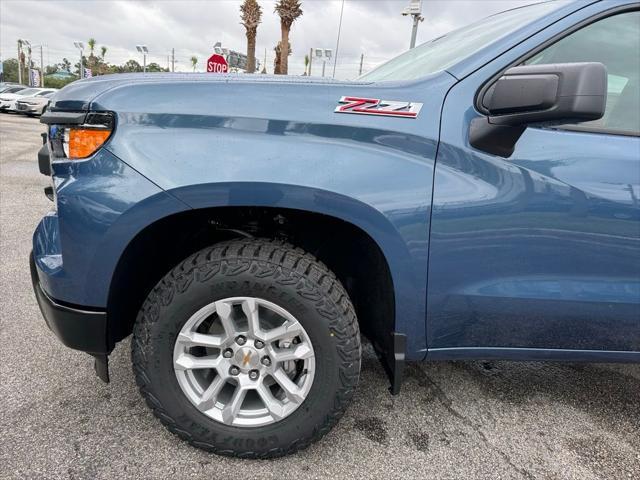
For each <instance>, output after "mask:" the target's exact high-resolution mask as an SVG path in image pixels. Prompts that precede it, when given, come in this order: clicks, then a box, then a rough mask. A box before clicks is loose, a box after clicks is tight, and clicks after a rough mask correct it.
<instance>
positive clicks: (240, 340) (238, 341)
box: [236, 335, 247, 345]
mask: <svg viewBox="0 0 640 480" xmlns="http://www.w3.org/2000/svg"><path fill="white" fill-rule="evenodd" d="M236 343H237V344H238V345H244V344H245V343H247V339H246V338H244V337H243V336H242V335H240V336H239V337H238V338H236Z"/></svg>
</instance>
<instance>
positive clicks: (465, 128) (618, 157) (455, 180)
mask: <svg viewBox="0 0 640 480" xmlns="http://www.w3.org/2000/svg"><path fill="white" fill-rule="evenodd" d="M633 8H635V10H633ZM532 38H533V37H532ZM639 39H640V12H639V11H638V7H637V4H636V6H635V7H628V9H627V10H624V9H622V8H616V9H615V10H611V11H610V12H607V13H604V14H600V15H598V16H596V17H591V18H589V19H588V20H585V21H583V22H581V23H580V24H577V25H574V26H573V27H570V28H568V30H566V31H565V32H563V33H562V34H561V35H559V36H557V37H553V38H552V39H549V42H548V43H543V44H540V43H538V44H535V45H534V44H532V45H531V48H530V49H528V50H526V51H528V52H529V53H526V54H524V56H523V57H522V56H521V57H519V58H517V59H515V58H514V59H513V61H515V63H511V64H504V58H503V59H502V62H503V63H502V64H501V63H500V57H498V58H497V59H496V60H494V61H493V62H490V63H489V64H487V65H485V66H484V67H482V68H481V69H480V70H478V71H476V72H475V73H472V74H471V75H469V76H468V77H466V78H465V79H463V80H462V81H461V82H460V83H458V84H457V85H456V86H455V87H454V88H453V89H452V90H451V91H450V93H449V94H448V96H447V99H446V101H445V105H444V109H443V118H442V136H441V145H440V148H439V152H438V157H437V163H436V173H435V185H434V199H433V216H432V223H431V225H432V227H431V243H430V259H429V280H428V281H429V284H428V287H429V288H428V291H429V293H428V301H427V304H428V305H427V311H428V314H427V315H428V316H427V332H428V333H427V344H428V346H429V355H431V356H432V357H437V356H438V355H439V354H444V355H445V356H450V353H451V352H452V350H450V349H456V351H457V352H458V353H459V356H461V357H465V356H467V357H473V356H486V355H489V356H490V355H491V354H492V352H493V353H495V354H496V355H497V354H498V352H499V353H500V356H503V357H504V356H510V355H511V356H513V357H523V358H524V357H532V356H534V357H535V356H538V357H545V356H550V357H551V358H558V356H562V355H563V352H560V351H559V350H558V349H569V350H572V352H568V353H569V354H570V355H572V356H573V358H576V353H578V352H576V351H581V352H582V355H584V356H587V357H588V358H592V357H593V358H596V357H597V356H598V355H599V354H600V355H604V356H607V355H609V356H611V355H615V353H613V354H611V353H610V352H611V351H640V203H639V202H640V201H639V197H640V138H639V134H640V40H639ZM530 40H531V39H530ZM509 61H510V62H511V61H512V60H509ZM566 62H602V63H603V64H604V65H605V66H606V68H607V72H608V95H607V105H606V112H605V115H604V117H603V118H602V119H600V120H597V121H593V122H587V123H580V124H574V125H561V126H554V127H531V126H530V127H528V128H527V129H526V131H525V132H524V134H523V135H522V137H521V138H520V140H519V141H518V142H517V144H516V147H515V151H514V153H513V154H512V155H511V156H510V157H509V158H503V157H500V156H496V155H492V154H489V153H486V152H484V151H480V150H478V149H475V148H473V147H472V146H470V145H469V142H468V132H469V123H470V122H471V120H472V119H473V118H476V117H478V116H479V113H478V111H477V109H476V108H475V107H474V105H475V102H476V101H477V100H476V94H477V92H478V90H479V89H480V88H481V87H482V86H483V84H485V83H486V82H487V81H488V80H489V79H491V78H493V77H494V76H495V75H496V74H498V73H499V72H500V71H502V70H504V69H505V68H506V67H509V66H515V65H518V64H522V63H524V64H548V63H566ZM532 349H535V350H532ZM603 351H604V352H603ZM607 351H609V353H607ZM545 352H547V353H548V354H549V355H545Z"/></svg>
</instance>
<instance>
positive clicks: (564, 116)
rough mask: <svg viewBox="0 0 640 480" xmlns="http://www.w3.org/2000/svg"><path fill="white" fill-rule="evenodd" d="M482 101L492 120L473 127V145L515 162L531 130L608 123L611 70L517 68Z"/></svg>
mask: <svg viewBox="0 0 640 480" xmlns="http://www.w3.org/2000/svg"><path fill="white" fill-rule="evenodd" d="M481 95H482V96H481V98H480V99H479V108H480V109H481V110H483V111H484V112H483V113H486V114H487V116H485V117H478V118H475V119H474V120H473V121H472V122H471V128H470V131H469V143H470V144H471V145H472V146H473V147H475V148H477V149H479V150H483V151H486V152H488V153H492V154H494V155H500V156H503V157H509V156H510V155H511V154H512V153H513V150H514V148H515V144H516V142H517V141H518V139H519V138H520V136H521V135H522V133H523V132H524V130H525V129H526V128H527V126H528V125H532V124H559V123H569V122H586V121H589V120H597V119H599V118H602V116H603V115H604V110H605V106H606V101H607V70H606V68H605V66H604V65H603V64H602V63H595V62H594V63H559V64H550V65H526V66H523V67H513V68H510V69H508V70H507V71H506V72H504V74H503V75H502V76H501V77H500V78H499V79H498V80H496V81H495V82H494V83H493V85H491V86H490V87H489V88H488V89H486V90H485V91H484V93H481Z"/></svg>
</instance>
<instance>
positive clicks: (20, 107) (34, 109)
mask: <svg viewBox="0 0 640 480" xmlns="http://www.w3.org/2000/svg"><path fill="white" fill-rule="evenodd" d="M15 110H16V112H20V113H40V107H39V106H38V105H28V104H26V103H16V109H15Z"/></svg>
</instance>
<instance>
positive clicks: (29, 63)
mask: <svg viewBox="0 0 640 480" xmlns="http://www.w3.org/2000/svg"><path fill="white" fill-rule="evenodd" d="M22 45H26V46H27V52H29V56H28V57H27V85H29V86H30V87H32V86H33V85H31V42H30V41H29V40H24V39H23V40H22Z"/></svg>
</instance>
